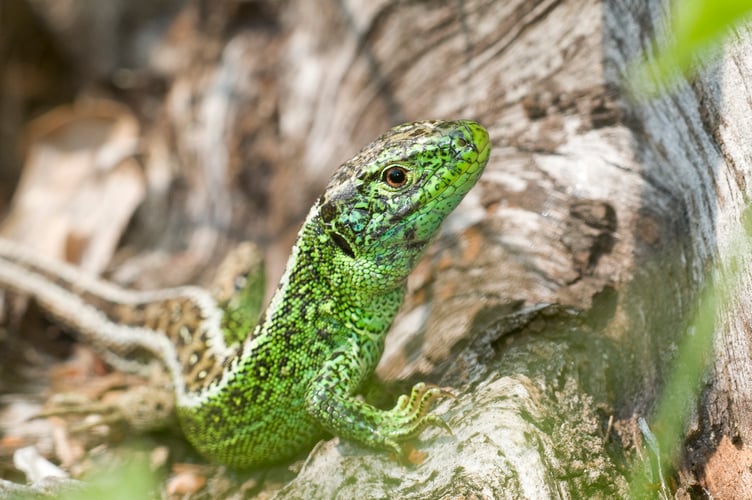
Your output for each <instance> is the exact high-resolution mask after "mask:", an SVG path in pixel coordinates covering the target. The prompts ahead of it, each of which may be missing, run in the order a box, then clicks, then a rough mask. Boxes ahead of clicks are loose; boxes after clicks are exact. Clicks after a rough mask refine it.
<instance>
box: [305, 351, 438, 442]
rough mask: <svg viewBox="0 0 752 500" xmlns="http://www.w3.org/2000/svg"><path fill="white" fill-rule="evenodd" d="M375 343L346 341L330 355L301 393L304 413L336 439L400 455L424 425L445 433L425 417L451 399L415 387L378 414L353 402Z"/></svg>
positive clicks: (430, 417)
mask: <svg viewBox="0 0 752 500" xmlns="http://www.w3.org/2000/svg"><path fill="white" fill-rule="evenodd" d="M376 344H377V343H375V342H369V343H359V341H357V340H356V339H354V338H351V339H349V341H348V342H347V343H346V344H345V345H343V346H342V347H340V348H339V349H337V350H335V351H334V352H333V353H332V355H331V357H330V358H329V359H328V360H327V361H326V363H324V365H323V366H322V367H321V369H320V370H319V371H318V373H317V375H316V377H314V379H313V380H312V381H311V383H310V385H309V387H308V390H307V391H306V394H305V402H306V411H307V412H308V413H309V415H311V416H312V417H313V418H314V420H316V421H317V422H318V424H319V425H321V426H322V427H323V428H325V429H326V430H328V431H329V432H331V433H332V434H334V435H336V436H340V437H345V438H349V439H352V440H354V441H357V442H359V443H362V444H365V445H367V446H371V447H374V448H381V449H387V450H392V451H394V452H395V453H396V454H397V455H398V456H402V454H403V449H402V444H401V443H402V442H403V441H405V440H407V439H409V438H411V437H414V436H416V435H418V434H419V433H420V432H421V431H422V430H423V429H424V428H425V427H426V426H429V425H436V426H440V427H443V428H445V429H447V430H449V427H448V426H447V425H446V423H445V422H444V421H443V420H442V419H440V418H439V417H437V416H435V415H429V414H428V412H429V410H430V406H431V403H432V402H433V401H434V400H436V399H437V398H440V397H450V396H452V394H451V393H449V392H447V391H445V390H443V389H441V388H440V387H438V386H435V385H430V384H425V383H419V384H417V385H415V386H414V387H413V388H412V390H411V391H410V395H409V396H408V395H402V396H400V397H399V399H398V400H397V404H396V405H395V406H394V407H393V408H391V409H390V410H380V409H378V408H376V407H374V406H372V405H370V404H368V403H366V402H364V401H362V400H360V399H357V398H356V397H355V394H356V391H357V390H358V388H359V387H360V385H361V383H362V382H363V381H364V380H365V378H366V377H367V376H368V375H370V373H371V372H372V368H371V367H369V366H367V363H365V362H364V360H368V359H372V358H373V355H374V351H376V350H377V349H378V351H377V352H378V353H380V349H379V348H378V345H376ZM378 357H379V356H376V359H378Z"/></svg>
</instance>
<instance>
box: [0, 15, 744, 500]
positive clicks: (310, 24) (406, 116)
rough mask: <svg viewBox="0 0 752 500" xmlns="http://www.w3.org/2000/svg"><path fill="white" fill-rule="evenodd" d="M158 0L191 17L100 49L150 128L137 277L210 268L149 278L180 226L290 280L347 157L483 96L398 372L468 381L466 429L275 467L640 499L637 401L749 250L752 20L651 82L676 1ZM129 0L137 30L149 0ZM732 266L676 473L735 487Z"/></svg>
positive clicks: (398, 376) (389, 484)
mask: <svg viewBox="0 0 752 500" xmlns="http://www.w3.org/2000/svg"><path fill="white" fill-rule="evenodd" d="M30 3H32V4H33V5H35V6H37V8H38V11H37V12H38V13H39V15H41V16H43V17H44V16H46V17H45V19H46V21H47V23H48V25H49V26H51V30H52V31H53V32H56V33H58V35H59V36H62V35H63V34H64V33H66V32H70V29H71V28H70V27H69V26H68V27H65V26H63V27H61V24H60V22H59V21H60V20H59V19H57V20H56V18H55V17H54V12H53V11H50V12H47V13H46V14H45V11H44V9H43V8H40V7H39V6H44V5H45V4H47V3H48V2H45V1H44V0H35V1H34V2H30ZM112 3H113V4H118V2H112ZM126 3H128V2H126ZM132 3H133V4H134V5H135V4H137V3H139V2H135V3H134V2H132ZM147 3H148V2H147ZM164 5H165V6H170V8H175V9H176V12H177V13H176V14H174V15H172V14H164V15H163V17H161V18H160V19H161V20H162V25H161V26H166V27H167V29H166V30H165V31H162V30H159V29H157V28H153V27H152V25H148V26H149V28H148V29H147V28H143V29H136V28H132V29H131V31H127V30H126V32H125V33H121V38H118V39H117V41H118V42H120V43H119V44H118V45H117V46H118V47H121V46H122V47H131V46H137V47H143V45H139V44H137V43H136V41H138V40H142V39H144V40H146V41H144V42H143V43H146V44H147V45H146V47H148V50H145V52H144V53H143V54H145V55H143V57H137V58H135V59H128V58H125V57H124V56H122V55H112V54H111V56H110V59H107V58H105V59H104V60H105V62H108V61H109V62H111V61H112V60H114V61H118V62H117V64H112V65H111V66H108V65H107V64H103V63H102V59H101V54H102V53H105V54H110V53H109V52H107V50H105V48H102V49H101V50H100V51H97V52H96V53H95V56H96V57H98V58H99V59H96V60H94V59H92V60H86V61H83V62H82V63H80V66H81V67H83V68H88V69H87V70H86V71H83V70H82V75H87V77H89V78H91V75H92V74H94V75H96V77H97V78H99V79H100V82H99V83H100V90H98V91H97V92H102V89H101V87H103V88H104V91H105V92H106V93H107V94H108V95H109V96H111V97H115V98H117V99H119V100H121V101H123V102H126V103H128V104H129V105H130V106H131V107H132V108H133V109H134V111H135V112H136V114H137V115H138V116H139V117H141V120H142V123H143V128H144V132H143V141H144V144H143V156H142V162H143V167H144V170H145V173H146V176H145V178H146V181H145V182H146V188H147V196H146V201H145V202H144V203H143V205H142V206H141V207H140V209H139V212H138V213H137V214H136V216H135V219H134V220H133V221H132V223H131V228H130V231H129V232H128V233H127V235H126V237H125V239H124V242H125V244H126V245H127V246H129V247H130V248H131V249H142V250H140V252H141V253H140V255H141V256H142V258H141V259H131V260H129V261H128V262H126V264H125V265H124V266H122V267H121V268H120V269H119V270H118V271H117V273H116V274H115V276H118V275H119V276H120V277H121V279H123V280H126V281H130V282H134V283H136V284H137V285H139V286H155V285H157V284H159V285H165V284H170V283H165V280H166V281H168V282H172V281H175V282H178V281H181V280H184V279H186V278H187V277H188V276H189V275H190V273H188V272H186V273H184V274H182V275H180V274H179V275H178V276H176V277H165V276H164V274H163V273H153V272H149V270H150V269H151V270H154V269H161V268H164V266H165V260H164V259H156V260H154V259H151V260H150V259H149V258H147V257H143V256H144V255H150V254H148V253H147V252H146V250H144V249H154V248H160V249H164V250H168V251H170V252H175V251H176V250H178V249H184V248H187V249H188V250H187V252H188V253H190V255H192V257H191V259H190V262H192V263H194V264H195V263H196V262H206V261H212V260H213V261H216V260H217V259H216V257H215V255H217V254H219V253H221V248H223V246H224V245H226V244H227V241H228V240H233V239H237V238H249V239H254V240H256V241H259V242H262V243H263V244H265V245H266V246H267V249H268V250H267V256H268V261H269V267H270V273H269V274H270V275H271V276H272V281H274V279H275V278H276V277H277V276H279V274H281V267H282V265H283V264H284V261H285V259H286V256H287V251H288V249H289V244H290V242H291V240H292V237H293V235H294V233H295V230H296V228H297V224H298V223H299V222H300V220H301V218H302V216H303V215H304V214H305V212H306V211H307V209H308V206H309V204H310V202H311V201H312V200H313V199H314V198H315V196H316V195H317V194H318V193H319V192H320V189H321V188H322V186H323V185H324V183H325V181H326V178H327V176H328V175H329V174H330V173H331V172H332V171H333V170H334V169H335V168H336V166H337V165H338V164H339V163H340V162H341V161H343V160H345V159H346V158H348V157H349V156H350V155H352V154H353V153H354V152H356V150H357V149H358V148H359V147H360V146H361V145H363V144H365V143H366V142H368V141H369V140H370V139H372V138H373V137H375V136H376V135H377V134H378V133H380V132H381V131H383V130H384V129H386V128H387V127H389V126H390V125H393V124H395V123H398V122H401V121H407V120H416V119H426V118H458V117H464V118H472V119H476V120H478V121H480V122H481V123H482V124H484V125H485V126H487V127H488V128H489V130H490V133H491V137H492V139H493V145H494V149H493V153H492V157H491V160H490V162H489V165H488V168H487V171H486V173H485V174H484V177H483V178H482V179H481V182H480V184H479V186H478V187H477V188H476V189H474V190H473V192H472V193H471V194H470V195H469V196H468V198H467V199H466V200H465V201H464V202H463V204H462V205H461V206H460V207H459V208H458V210H457V211H456V213H454V214H452V216H451V217H450V218H449V220H448V221H447V223H446V225H445V228H444V230H443V232H442V234H441V236H440V238H439V239H438V241H437V242H436V243H435V244H434V246H433V247H432V248H431V249H430V251H429V252H428V254H427V256H426V258H425V259H424V260H423V261H422V263H421V264H420V265H419V268H418V269H417V270H416V272H415V273H414V274H413V276H412V277H411V280H410V289H411V293H410V296H409V298H408V300H407V303H406V304H405V307H404V309H403V312H402V313H401V315H400V316H399V318H398V320H397V321H396V322H395V325H394V328H393V331H392V333H391V334H390V337H389V339H388V341H387V344H388V345H387V351H386V353H385V356H384V359H383V360H382V363H381V364H380V366H379V369H378V376H379V377H380V378H381V379H382V380H385V381H387V382H394V381H398V380H400V381H401V380H407V381H414V380H426V381H431V382H436V383H441V384H444V385H448V386H452V387H453V388H454V390H455V392H456V394H457V399H456V400H452V401H445V402H443V403H442V404H440V405H438V408H437V412H438V413H439V414H443V415H444V417H445V418H446V420H447V422H448V423H449V425H450V427H451V428H452V430H453V434H454V435H453V436H449V435H446V434H445V433H443V432H442V431H440V430H428V431H426V432H424V433H423V435H422V436H421V439H420V441H419V443H418V444H417V446H418V448H419V449H420V450H421V451H423V452H425V453H426V454H427V456H426V457H424V459H423V463H421V464H420V465H416V466H406V465H404V464H398V463H396V462H394V461H392V460H391V459H390V458H389V457H388V456H387V455H386V454H384V453H382V452H378V451H372V450H367V449H363V448H360V447H357V446H355V445H353V444H350V443H347V442H340V441H339V440H337V439H333V440H330V441H327V442H324V443H322V444H320V445H319V446H318V447H317V448H316V449H315V450H314V451H313V452H312V454H311V455H310V456H309V458H308V460H307V461H306V462H305V463H304V464H303V465H302V466H300V471H299V473H298V474H297V476H296V477H295V478H294V479H291V480H290V481H288V482H287V483H286V484H284V485H281V484H279V483H275V482H274V481H270V482H268V483H267V484H266V485H265V484H264V483H260V484H261V486H260V488H261V489H263V488H268V489H269V490H274V489H279V495H280V496H281V497H284V498H287V497H289V498H316V497H321V498H327V497H331V498H333V497H341V498H355V497H364V496H367V497H378V498H386V497H400V498H449V497H452V498H454V497H460V496H464V497H467V498H471V497H480V498H490V497H492V498H520V497H526V498H547V497H548V498H584V497H604V498H605V497H609V498H610V497H613V496H624V495H626V494H627V491H628V485H627V473H626V472H627V471H626V469H627V467H626V466H625V463H626V461H627V460H628V459H629V458H631V457H632V456H633V455H634V449H635V448H634V447H635V446H640V437H639V431H638V430H637V429H636V426H635V422H636V419H637V418H638V417H641V416H644V417H646V418H649V417H650V415H651V411H652V409H653V408H654V405H655V403H656V401H657V398H658V397H659V396H660V395H661V388H662V386H663V383H664V380H665V377H666V375H667V373H668V369H669V367H670V365H671V362H672V360H673V358H674V353H675V347H676V344H677V343H678V342H680V341H681V339H682V338H683V337H684V335H685V334H686V327H687V320H688V317H689V314H690V312H691V310H692V307H693V305H694V304H695V302H696V299H697V296H698V292H699V290H700V289H701V287H702V286H703V285H704V284H705V282H706V280H707V271H708V270H709V269H710V268H711V267H712V266H713V265H714V263H716V262H720V263H722V264H723V265H725V266H727V267H725V268H724V269H726V271H728V270H729V269H731V267H730V266H732V265H733V266H736V268H737V269H742V270H744V269H752V266H750V264H749V262H748V260H749V255H752V253H751V252H750V251H749V250H750V249H748V248H747V247H746V246H745V245H748V243H746V242H745V241H742V242H741V243H739V240H744V238H736V237H735V235H736V234H738V232H739V231H740V228H741V222H740V221H741V220H742V213H743V210H744V208H745V207H746V205H747V203H748V197H749V195H750V187H749V185H748V184H747V180H746V179H747V177H748V176H749V174H750V158H752V146H751V145H752V142H750V141H749V137H752V122H750V120H749V118H748V117H749V116H750V115H751V113H750V111H752V110H750V103H751V102H752V95H750V88H752V85H751V84H750V75H752V55H750V54H752V34H751V33H750V30H749V29H748V27H744V28H740V29H738V30H737V31H736V32H735V33H734V36H733V39H732V40H731V42H730V43H729V44H728V45H727V46H726V47H725V48H724V50H723V51H721V50H719V51H717V52H715V53H713V54H711V56H710V57H709V58H708V61H707V64H706V68H705V70H704V71H703V72H702V73H700V74H699V75H698V76H697V77H695V78H693V79H691V81H687V80H683V79H682V80H680V81H679V83H678V86H677V88H676V89H675V90H674V91H672V92H671V93H670V94H665V95H664V96H661V97H657V98H653V99H649V100H640V99H637V98H636V96H635V95H634V93H633V91H632V90H631V87H630V85H629V84H628V83H626V80H625V74H626V71H627V68H628V65H629V63H630V61H632V60H633V59H634V58H637V57H640V56H641V55H642V54H644V53H645V52H646V51H647V52H648V53H649V51H650V50H651V48H650V47H651V39H652V37H653V35H654V34H655V33H656V32H658V33H662V32H664V31H665V26H666V21H665V16H666V14H667V8H668V7H667V5H666V3H664V2H660V1H658V0H656V1H651V2H633V1H628V0H613V1H605V2H602V1H597V0H590V1H587V0H568V1H554V0H540V1H526V0H512V1H503V2H502V1H491V0H486V1H483V0H464V1H458V2H441V1H425V2H409V1H394V0H382V1H375V2H374V1H366V0H347V1H341V2H336V1H330V0H322V1H319V2H310V1H308V0H288V1H286V2H272V1H250V2H234V1H230V0H225V1H220V2H199V1H195V2H187V3H186V4H185V5H182V6H180V7H176V5H178V3H176V2H164ZM121 7H122V6H121ZM116 11H117V12H119V14H118V15H119V16H124V17H125V18H126V19H131V24H132V26H136V27H139V26H142V25H140V24H138V23H137V22H136V21H133V19H134V18H135V19H140V17H139V16H142V15H143V13H142V12H140V11H139V10H138V9H136V8H135V7H131V8H129V9H125V8H121V9H120V10H117V9H116ZM108 15H110V17H108V19H110V18H112V16H115V18H117V19H120V20H121V22H122V18H123V17H117V16H116V15H115V14H108ZM78 21H79V22H80V23H82V26H86V25H87V24H86V23H87V21H86V18H85V16H84V18H83V19H79V20H78ZM126 25H127V23H126ZM66 29H68V30H69V31H66ZM149 30H155V31H149ZM147 35H148V36H147ZM129 37H130V38H129ZM139 37H140V38H139ZM123 40H125V41H129V43H130V44H129V43H125V42H123ZM147 42H148V43H147ZM112 43H113V44H114V43H115V42H112ZM0 47H2V46H1V45H0ZM108 48H109V49H111V50H113V51H114V50H116V48H115V47H108ZM67 50H68V52H69V54H71V55H72V56H74V59H75V58H76V57H78V58H85V57H86V54H85V51H81V50H80V47H79V48H77V47H76V46H71V47H67ZM92 57H94V56H92ZM101 80H104V81H105V83H104V84H102V81H101ZM90 83H91V82H90ZM88 91H89V92H92V91H91V90H90V89H89V90H88ZM82 92H84V91H82ZM747 227H749V223H748V224H747ZM30 231H31V229H30ZM732 241H735V242H736V243H733V244H732ZM740 245H741V246H740ZM732 258H733V259H732ZM732 260H733V262H732ZM134 261H135V262H137V264H134ZM167 262H170V261H169V260H168V261H167ZM186 268H187V269H191V270H194V269H195V266H194V267H191V266H186ZM118 273H119V274H118ZM728 274H730V275H732V276H734V277H735V279H737V280H738V281H739V284H738V292H739V293H738V294H737V295H736V296H735V297H734V299H733V301H732V304H731V308H730V310H728V311H724V312H723V313H722V315H721V317H720V318H719V321H718V331H717V335H716V339H715V352H714V356H713V362H712V366H711V369H710V372H709V373H708V375H707V377H706V378H705V385H704V390H703V393H702V397H701V398H699V397H698V400H697V401H688V402H685V404H686V406H687V407H688V408H691V409H692V415H693V420H691V421H690V423H689V424H688V426H687V439H686V441H685V443H682V444H683V445H686V446H683V448H684V451H685V453H684V454H683V457H684V459H683V462H680V463H677V467H678V468H679V470H680V474H679V475H678V476H677V477H678V478H679V487H680V489H681V490H682V491H683V492H692V491H701V488H704V489H706V490H707V491H709V492H710V493H711V494H712V495H713V496H714V497H717V498H726V497H728V498H730V497H732V496H737V497H739V496H746V495H745V494H744V493H746V494H749V493H750V491H749V488H750V484H751V483H752V480H751V479H750V467H749V464H750V463H752V458H750V457H751V456H752V454H750V452H749V448H748V444H747V443H748V442H749V440H750V439H751V438H752V407H751V405H752V398H751V396H752V385H751V383H750V381H751V380H752V376H750V375H751V374H750V371H751V370H752V364H751V363H750V354H752V345H751V343H752V337H751V336H750V334H749V331H750V327H749V325H750V324H752V304H750V301H751V300H752V273H750V272H747V271H741V272H734V273H731V272H728ZM273 285H274V283H272V286H273ZM612 424H613V425H612ZM271 483H273V484H271ZM745 488H746V490H745Z"/></svg>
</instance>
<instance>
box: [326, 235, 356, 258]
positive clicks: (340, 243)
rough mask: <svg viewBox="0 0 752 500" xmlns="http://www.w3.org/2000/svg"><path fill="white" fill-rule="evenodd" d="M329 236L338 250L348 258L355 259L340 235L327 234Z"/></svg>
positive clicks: (349, 247)
mask: <svg viewBox="0 0 752 500" xmlns="http://www.w3.org/2000/svg"><path fill="white" fill-rule="evenodd" d="M329 236H330V237H331V238H332V241H333V242H334V244H335V245H337V246H338V247H339V248H340V250H342V251H343V252H345V255H347V256H348V257H355V252H353V249H352V247H351V246H350V244H349V243H348V242H347V240H346V239H345V238H344V237H343V236H342V235H341V234H339V233H335V232H331V233H329Z"/></svg>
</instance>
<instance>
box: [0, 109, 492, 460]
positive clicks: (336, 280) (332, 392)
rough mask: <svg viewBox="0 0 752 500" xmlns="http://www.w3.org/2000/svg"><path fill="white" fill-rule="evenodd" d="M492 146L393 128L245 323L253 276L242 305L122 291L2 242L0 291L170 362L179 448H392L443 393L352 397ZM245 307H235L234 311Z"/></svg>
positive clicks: (260, 451) (333, 198)
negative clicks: (327, 443)
mask: <svg viewBox="0 0 752 500" xmlns="http://www.w3.org/2000/svg"><path fill="white" fill-rule="evenodd" d="M489 152H490V142H489V138H488V133H487V132H486V130H485V129H484V128H483V127H481V126H480V125H478V124H477V123H475V122H471V121H466V120H461V121H454V122H444V121H425V122H415V123H408V124H404V125H400V126H397V127H395V128H393V129H391V130H389V131H388V132H387V133H385V134H384V135H382V136H381V137H379V138H378V139H376V140H375V141H374V142H373V143H371V144H370V145H368V146H366V147H365V148H364V149H363V150H362V151H361V152H360V153H358V154H357V155H356V156H355V157H354V158H352V159H351V160H349V161H348V162H346V163H344V164H343V165H342V166H341V167H340V168H339V169H338V170H337V171H336V172H335V174H334V175H333V176H332V178H331V180H330V182H329V184H328V186H327V188H326V190H325V192H324V194H323V195H322V196H321V197H320V198H319V199H318V201H317V202H316V203H315V204H314V206H313V207H312V208H311V211H310V212H309V214H308V217H307V219H306V221H305V222H304V224H303V226H302V228H301V230H300V233H299V235H298V239H297V241H296V243H295V245H294V247H293V251H292V254H291V256H290V259H289V261H288V264H287V268H286V271H285V273H284V275H283V277H282V279H281V281H280V283H279V286H278V288H277V290H276V292H275V294H274V296H273V297H272V300H271V302H270V304H269V306H268V307H267V309H266V311H264V313H263V314H261V316H260V320H259V322H258V324H256V326H255V327H253V328H250V327H249V322H250V321H251V319H255V318H256V317H257V316H258V314H257V311H256V310H255V308H258V304H259V303H260V299H259V296H258V294H257V293H251V292H249V290H250V289H251V288H256V287H257V286H258V283H257V282H258V280H256V279H255V278H251V275H250V273H249V275H248V277H247V279H245V278H244V279H242V280H239V281H240V282H241V284H242V285H243V286H245V285H247V288H243V286H241V287H240V290H239V291H238V292H237V293H238V297H240V298H239V299H238V300H233V299H232V297H230V298H228V297H227V294H222V296H221V297H220V296H219V295H220V294H219V293H215V294H214V295H212V294H211V293H209V292H208V291H206V290H203V289H200V288H196V287H182V288H177V289H171V290H164V291H157V292H135V291H129V290H124V289H121V288H119V287H116V286H114V285H112V284H109V283H104V282H101V281H99V280H96V279H94V278H88V277H82V276H81V274H80V272H78V271H77V270H75V269H73V268H71V267H70V266H65V265H61V264H58V263H55V264H52V263H48V262H44V261H42V260H41V259H36V258H33V257H31V256H29V255H28V254H27V253H24V252H23V251H19V250H18V249H17V248H14V247H13V246H12V245H10V244H8V243H3V242H0V286H2V287H5V288H10V289H13V290H15V291H19V292H22V293H27V294H31V295H33V296H34V297H35V298H36V300H37V301H38V302H39V303H40V305H41V306H42V307H43V308H45V309H46V310H47V311H48V312H50V313H51V314H52V315H53V316H54V317H56V318H57V319H58V320H59V321H60V322H62V323H64V324H65V325H67V326H68V327H70V328H71V329H73V330H75V331H77V332H80V333H81V335H82V336H83V337H84V338H85V339H86V340H88V341H90V342H91V343H93V344H95V345H99V346H100V347H102V348H104V349H105V350H107V351H109V352H112V353H116V354H121V355H127V353H128V352H130V351H139V352H142V351H147V352H149V353H151V354H152V355H154V356H156V357H157V358H158V359H160V360H161V361H162V362H163V363H164V365H165V366H166V367H167V369H168V372H169V373H170V376H171V379H172V382H173V384H174V388H175V399H176V403H177V412H178V417H179V420H180V423H181V426H182V428H183V431H184V433H185V435H186V436H187V438H188V440H189V441H190V442H191V443H192V444H193V446H195V448H196V449H197V450H198V451H199V452H201V453H202V454H204V455H205V456H206V457H207V458H208V459H210V460H212V461H215V462H217V463H223V464H226V465H229V466H231V467H235V468H249V467H254V466H258V465H261V464H265V463H270V462H276V461H281V460H284V459H286V458H288V457H290V456H292V455H294V454H296V453H299V452H300V451H301V450H303V449H305V448H306V447H309V446H311V445H312V444H313V443H314V442H315V441H316V440H317V439H319V438H320V437H321V436H322V435H323V434H324V433H325V432H330V433H333V434H335V435H338V436H340V437H343V438H349V439H352V440H354V441H357V442H360V443H363V444H365V445H368V446H373V447H377V448H382V449H386V450H392V451H394V452H396V453H401V451H402V450H401V444H400V443H402V442H403V441H405V440H406V439H408V438H410V437H412V436H415V435H417V434H418V433H419V432H420V431H421V430H422V429H423V428H425V426H427V425H444V426H445V424H444V423H443V421H442V420H441V419H439V418H438V417H436V416H434V415H431V414H429V410H430V405H431V403H432V401H434V400H435V399H436V398H438V397H441V396H444V395H446V394H445V393H444V392H443V391H442V390H441V389H440V388H438V387H436V386H430V385H426V384H418V385H416V386H415V387H414V388H413V389H412V391H411V392H410V394H409V395H403V396H401V397H400V398H399V400H398V402H397V404H396V405H395V407H394V408H392V409H390V410H380V409H377V408H375V407H373V406H371V405H369V404H368V403H366V402H364V401H362V400H360V399H358V398H357V397H356V394H357V391H358V389H359V388H360V386H361V384H362V383H363V381H364V380H365V379H366V378H367V377H369V376H370V375H371V374H372V372H373V370H374V369H375V367H376V364H377V362H378V360H379V358H380V357H381V354H382V352H383V348H384V338H385V336H386V333H387V331H388V329H389V327H390V326H391V323H392V320H393V319H394V316H395V315H396V314H397V311H398V309H399V307H400V305H401V303H402V300H403V298H404V294H405V288H406V281H407V276H408V274H409V273H410V271H411V270H412V268H413V266H414V265H415V263H416V262H417V260H418V259H419V258H420V256H421V255H422V253H423V250H424V249H425V247H426V245H427V243H428V242H429V241H430V239H431V237H432V236H434V235H435V234H436V232H437V231H438V228H439V226H440V225H441V223H442V222H443V220H444V219H445V218H446V216H447V215H448V214H449V213H450V212H451V211H452V210H453V209H454V208H455V207H456V206H457V204H458V203H459V202H460V201H461V200H462V198H463V197H464V196H465V194H466V193H467V192H468V191H469V190H470V189H471V188H472V187H473V185H474V184H475V183H476V181H477V180H478V178H479V177H480V175H481V173H482V171H483V169H484V167H485V165H486V162H487V160H488V156H489ZM246 311H247V312H246Z"/></svg>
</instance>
